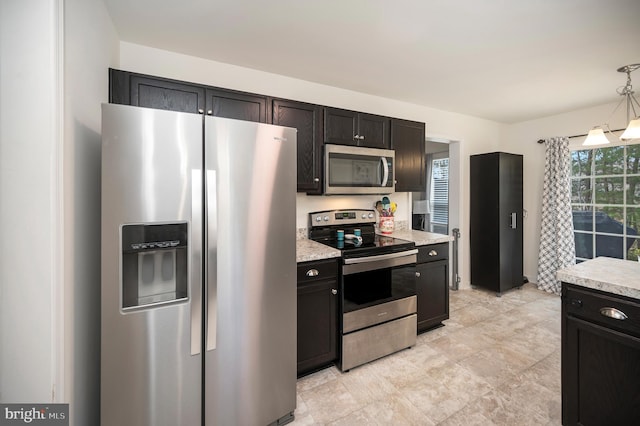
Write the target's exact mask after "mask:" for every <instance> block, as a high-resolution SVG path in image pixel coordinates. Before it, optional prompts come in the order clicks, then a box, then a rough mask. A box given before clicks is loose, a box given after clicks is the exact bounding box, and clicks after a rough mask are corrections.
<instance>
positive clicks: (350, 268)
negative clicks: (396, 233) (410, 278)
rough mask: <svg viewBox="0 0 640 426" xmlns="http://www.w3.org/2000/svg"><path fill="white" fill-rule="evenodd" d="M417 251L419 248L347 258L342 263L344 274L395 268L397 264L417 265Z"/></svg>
mask: <svg viewBox="0 0 640 426" xmlns="http://www.w3.org/2000/svg"><path fill="white" fill-rule="evenodd" d="M417 253H418V249H413V250H405V251H401V252H398V253H388V254H379V255H376V256H366V257H357V258H353V259H345V260H344V263H345V264H344V265H342V275H351V274H357V273H360V272H366V271H375V270H378V269H384V268H394V267H396V266H405V265H415V264H416V261H417V259H418V255H417Z"/></svg>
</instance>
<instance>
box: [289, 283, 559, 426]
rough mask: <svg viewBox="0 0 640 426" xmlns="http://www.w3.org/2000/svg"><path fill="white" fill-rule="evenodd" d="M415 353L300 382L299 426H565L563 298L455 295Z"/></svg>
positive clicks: (516, 293)
mask: <svg viewBox="0 0 640 426" xmlns="http://www.w3.org/2000/svg"><path fill="white" fill-rule="evenodd" d="M450 299H451V301H450V319H449V320H447V321H445V326H444V327H440V328H438V329H435V330H432V331H429V332H427V333H424V334H421V335H419V336H418V342H417V344H416V346H415V347H413V348H411V349H406V350H403V351H401V352H398V353H395V354H393V355H390V356H387V357H385V358H382V359H379V360H376V361H373V362H371V363H369V364H365V365H363V366H361V367H358V368H355V369H353V370H351V371H350V372H348V373H341V372H340V371H339V370H337V369H336V368H335V367H330V368H326V369H324V370H322V371H319V372H317V373H314V374H311V375H309V376H306V377H303V378H301V379H300V380H298V384H297V390H298V401H297V403H298V408H297V409H296V412H295V417H296V418H295V421H294V422H293V423H292V424H293V425H296V426H298V425H348V426H351V425H427V426H428V425H465V426H469V425H483V426H485V425H488V426H490V425H510V426H511V425H559V424H561V403H560V298H559V297H558V296H554V295H551V294H548V293H545V292H543V291H540V290H537V289H536V288H535V286H534V285H533V284H527V285H525V286H524V287H523V289H522V290H518V289H516V290H512V291H509V292H507V293H505V294H503V296H502V297H500V298H498V297H496V296H495V293H493V292H488V291H485V290H479V289H477V290H460V291H457V292H455V291H452V292H450Z"/></svg>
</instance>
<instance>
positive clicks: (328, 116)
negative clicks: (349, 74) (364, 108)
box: [324, 108, 391, 149]
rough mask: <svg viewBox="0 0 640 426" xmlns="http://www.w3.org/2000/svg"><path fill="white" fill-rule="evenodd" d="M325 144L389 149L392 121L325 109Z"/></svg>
mask: <svg viewBox="0 0 640 426" xmlns="http://www.w3.org/2000/svg"><path fill="white" fill-rule="evenodd" d="M324 119H325V126H324V129H325V130H324V142H325V143H333V144H338V145H353V146H364V147H369V148H382V149H389V148H390V143H389V124H390V121H391V119H390V118H389V117H383V116H380V115H373V114H365V113H361V112H357V111H349V110H344V109H338V108H325V113H324Z"/></svg>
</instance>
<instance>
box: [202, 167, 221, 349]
mask: <svg viewBox="0 0 640 426" xmlns="http://www.w3.org/2000/svg"><path fill="white" fill-rule="evenodd" d="M205 189H206V191H207V195H206V202H207V263H206V267H205V274H206V275H205V276H206V280H207V308H206V313H207V317H206V318H207V330H206V334H207V341H206V345H207V346H206V350H207V351H212V350H214V349H215V348H216V334H217V333H216V332H217V325H218V282H217V279H218V277H217V275H218V267H217V266H218V265H217V259H218V205H217V202H218V200H217V191H216V172H215V170H207V179H206V181H205Z"/></svg>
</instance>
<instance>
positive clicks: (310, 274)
mask: <svg viewBox="0 0 640 426" xmlns="http://www.w3.org/2000/svg"><path fill="white" fill-rule="evenodd" d="M319 273H320V272H318V270H317V269H309V270H308V271H307V276H308V277H317V276H318V274H319Z"/></svg>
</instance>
